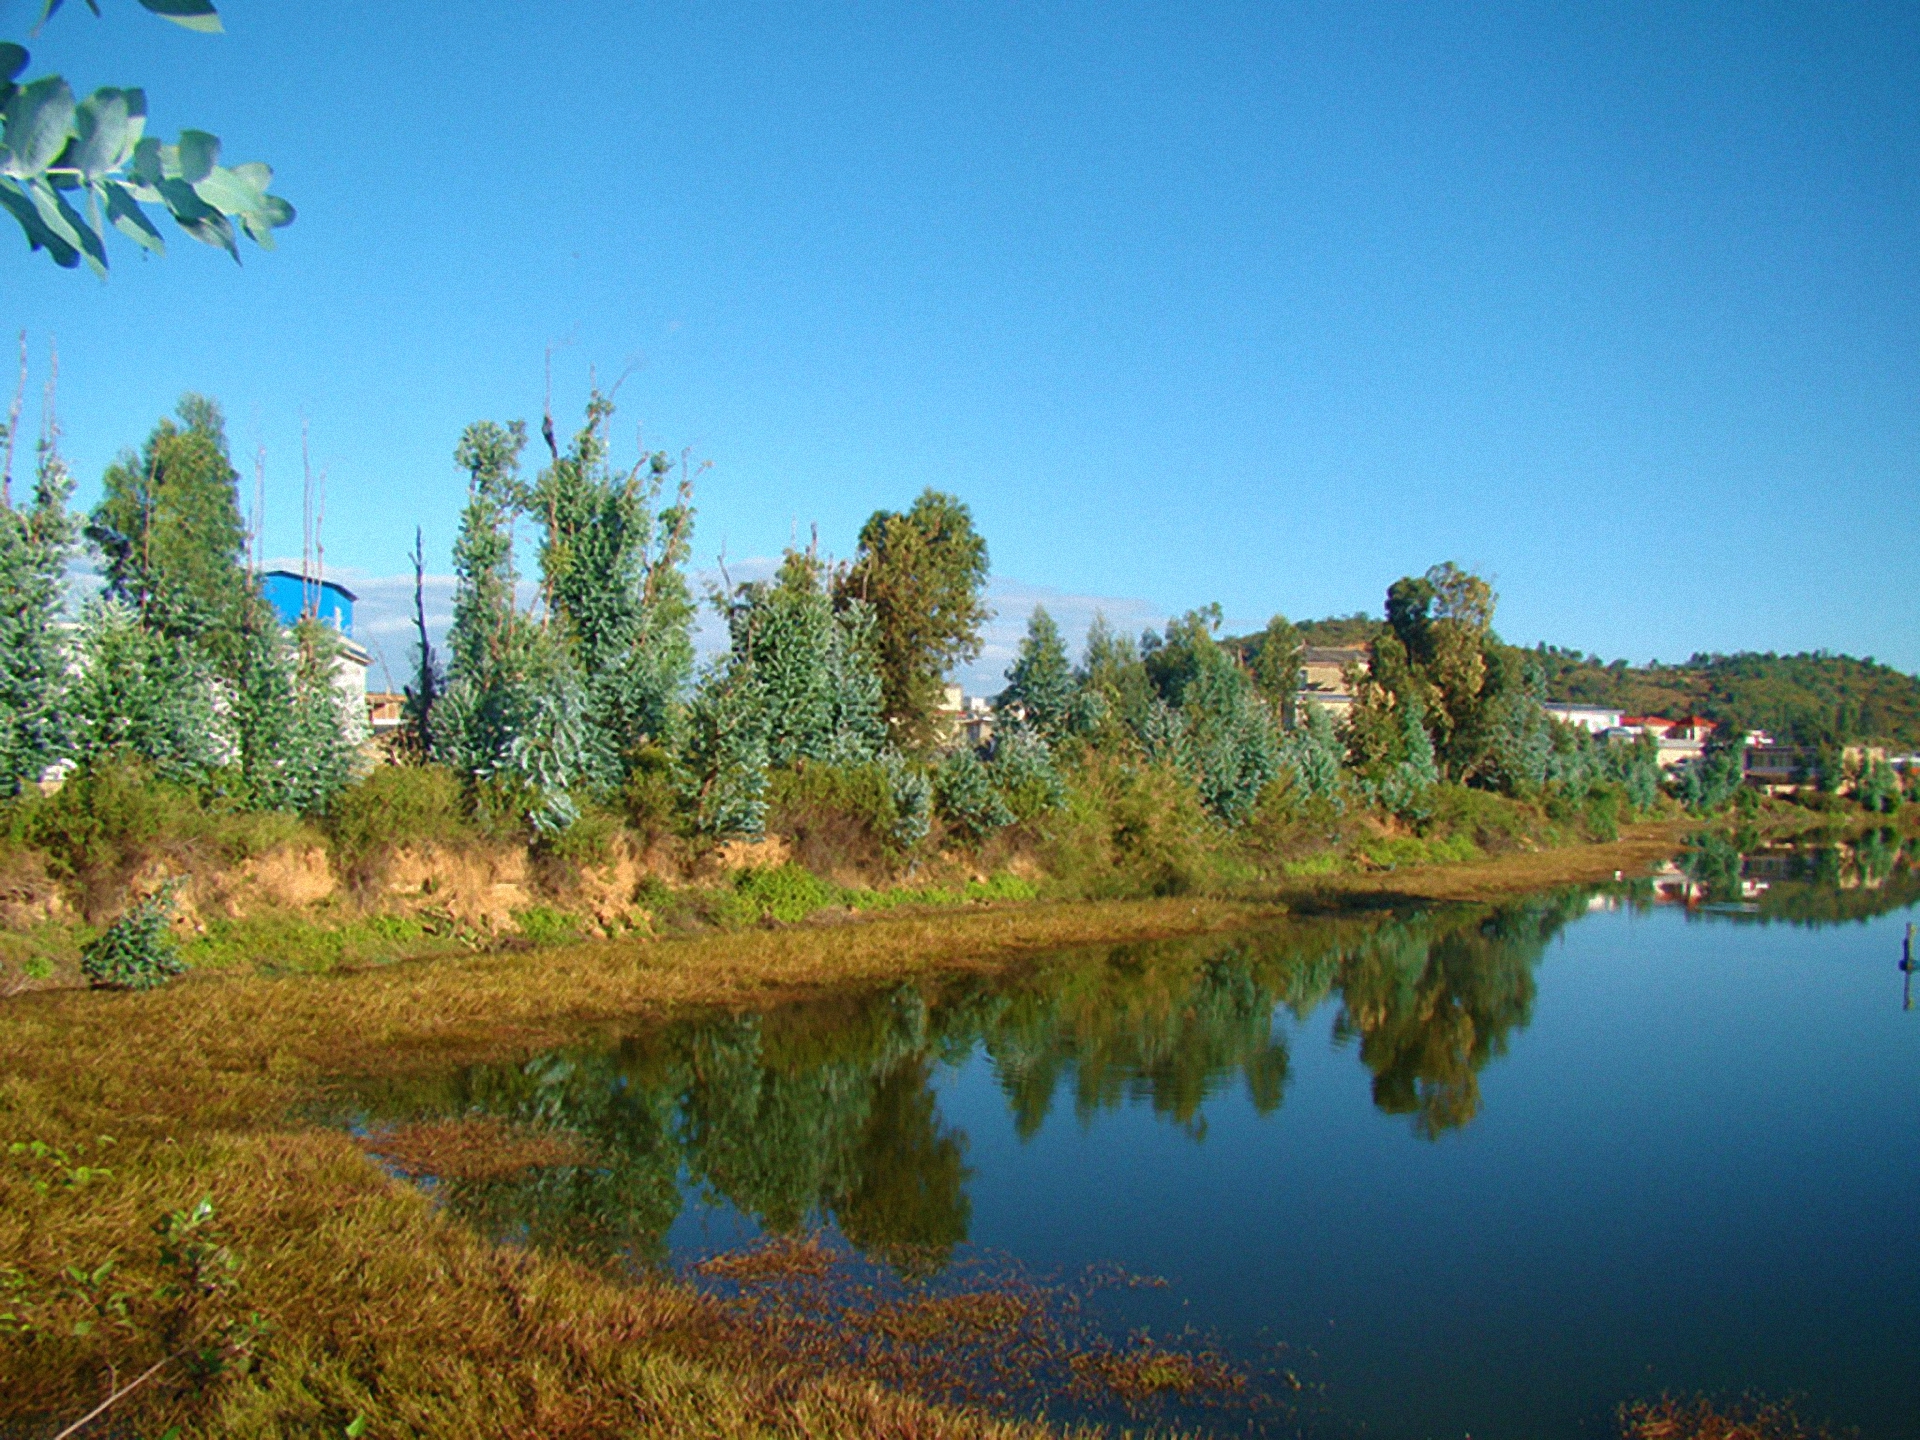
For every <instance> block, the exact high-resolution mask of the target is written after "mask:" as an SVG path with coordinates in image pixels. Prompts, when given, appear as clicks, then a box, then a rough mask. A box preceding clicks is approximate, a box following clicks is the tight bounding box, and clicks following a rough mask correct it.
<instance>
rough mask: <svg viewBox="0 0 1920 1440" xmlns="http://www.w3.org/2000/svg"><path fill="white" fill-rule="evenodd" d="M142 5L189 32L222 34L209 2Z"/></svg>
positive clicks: (160, 0) (166, 0)
mask: <svg viewBox="0 0 1920 1440" xmlns="http://www.w3.org/2000/svg"><path fill="white" fill-rule="evenodd" d="M88 3H89V4H92V3H93V0H88ZM140 3H141V4H142V5H143V6H145V7H146V8H147V9H148V10H150V11H152V12H153V13H154V14H155V15H160V16H164V17H165V18H166V19H168V20H171V21H173V23H174V24H176V25H184V26H185V27H186V28H187V29H189V30H198V31H199V32H200V33H201V34H203V35H218V34H220V33H221V25H220V16H219V14H218V13H217V12H216V11H215V10H214V8H213V6H212V5H211V4H210V3H209V0H140ZM94 13H95V14H98V13H99V12H98V11H95V12H94Z"/></svg>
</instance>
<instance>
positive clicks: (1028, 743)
mask: <svg viewBox="0 0 1920 1440" xmlns="http://www.w3.org/2000/svg"><path fill="white" fill-rule="evenodd" d="M987 770H988V773H989V774H990V775H991V776H992V779H993V787H994V789H995V790H996V791H998V792H999V795H1000V798H1001V800H1002V801H1003V802H1004V803H1005V805H1006V807H1007V812H1008V813H1009V814H1010V815H1012V816H1013V818H1014V819H1015V820H1016V821H1018V820H1032V819H1034V818H1035V817H1036V816H1040V815H1046V814H1050V813H1051V812H1053V811H1055V810H1059V809H1061V808H1062V807H1063V806H1065V805H1066V803H1067V783H1066V781H1065V779H1063V778H1062V777H1061V774H1060V771H1059V769H1058V768H1057V767H1056V766H1055V764H1054V762H1053V753H1052V751H1051V750H1050V749H1049V748H1048V746H1047V742H1046V741H1045V740H1044V739H1042V738H1041V737H1040V735H1038V734H1037V733H1035V732H1034V731H1032V730H1029V729H1027V728H1026V727H1025V726H1023V725H1013V726H1008V727H1006V728H1005V729H1003V730H1002V731H1001V732H1000V733H999V734H998V735H996V736H995V737H994V740H993V750H992V760H991V763H990V764H989V765H988V766H987Z"/></svg>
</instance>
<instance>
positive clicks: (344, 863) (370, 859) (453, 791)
mask: <svg viewBox="0 0 1920 1440" xmlns="http://www.w3.org/2000/svg"><path fill="white" fill-rule="evenodd" d="M326 831H327V836H328V838H329V839H330V840H331V841H332V843H333V852H334V855H335V857H336V859H337V860H338V862H339V864H340V867H341V870H342V872H343V873H344V874H346V875H348V876H351V877H355V878H361V879H364V878H365V877H366V876H367V875H368V874H369V873H370V871H371V868H372V867H373V866H374V865H375V864H376V863H377V862H378V861H380V860H382V859H384V858H385V857H386V856H388V855H390V854H392V853H393V852H394V851H396V850H399V849H400V848H402V847H403V846H408V845H443V846H454V845H460V844H463V843H465V842H467V841H469V840H471V839H472V838H473V837H474V826H473V822H472V820H471V819H470V818H469V817H468V815H467V813H466V805H465V801H464V799H463V797H462V795H461V793H460V779H459V777H458V776H457V775H455V774H454V773H453V771H451V770H449V769H448V768H447V767H446V766H444V765H381V766H379V767H377V768H375V769H374V770H373V771H372V772H371V773H370V774H369V775H368V776H367V777H366V778H365V779H364V780H361V781H360V782H359V783H357V784H354V785H349V786H347V787H345V788H344V789H342V790H341V791H339V792H338V793H337V794H335V795H334V797H333V799H332V802H331V803H330V804H329V805H328V807H327V813H326Z"/></svg>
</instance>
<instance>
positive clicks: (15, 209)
mask: <svg viewBox="0 0 1920 1440" xmlns="http://www.w3.org/2000/svg"><path fill="white" fill-rule="evenodd" d="M0 208H4V209H5V210H6V211H7V213H8V214H10V215H12V216H13V218H14V219H15V220H17V221H18V222H19V223H20V228H21V229H22V230H23V231H25V232H26V236H27V244H28V246H29V247H30V248H31V249H34V250H44V251H46V252H47V254H48V255H49V256H50V257H52V260H53V263H54V264H56V265H58V266H59V267H60V268H61V269H63V270H71V269H72V268H73V267H74V266H76V265H78V264H79V263H80V252H79V251H78V250H76V249H75V248H74V247H73V246H71V245H69V244H67V242H66V241H64V240H62V239H61V238H60V237H59V236H58V235H56V234H54V233H53V232H52V231H51V230H49V229H47V227H46V224H45V222H44V221H42V220H41V218H40V211H39V208H38V207H37V206H36V205H35V204H34V203H33V202H32V201H31V200H29V199H28V198H27V196H26V193H25V192H24V191H23V190H21V188H20V186H19V184H18V183H17V182H16V181H13V180H9V179H7V178H6V177H5V176H0Z"/></svg>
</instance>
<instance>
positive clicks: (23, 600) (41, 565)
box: [0, 424, 75, 795]
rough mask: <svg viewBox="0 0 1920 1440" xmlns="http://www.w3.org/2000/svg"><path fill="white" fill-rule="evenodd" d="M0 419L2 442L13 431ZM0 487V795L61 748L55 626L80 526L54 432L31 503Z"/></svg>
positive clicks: (60, 661) (45, 445) (45, 442)
mask: <svg viewBox="0 0 1920 1440" xmlns="http://www.w3.org/2000/svg"><path fill="white" fill-rule="evenodd" d="M6 430H7V427H6V425H5V424H0V444H4V445H5V446H6V448H7V453H8V454H9V455H11V453H12V448H13V447H12V441H13V439H14V437H13V436H12V435H11V434H10V433H6ZM6 479H7V481H8V483H7V485H6V486H5V487H4V488H0V795H11V794H14V793H16V792H17V791H18V790H19V789H20V787H21V786H22V785H23V784H25V783H27V782H29V781H32V780H35V779H37V778H38V777H39V775H40V773H41V772H42V771H43V770H44V769H45V768H46V767H47V765H49V764H50V763H51V762H53V761H54V760H56V759H58V758H59V757H60V755H61V754H62V753H63V750H64V744H65V735H64V725H63V716H62V706H61V692H62V690H63V689H64V687H65V681H66V669H67V662H66V657H65V656H64V654H63V653H62V646H61V643H60V634H59V631H58V629H57V625H58V622H59V618H60V610H61V601H62V592H63V588H64V587H63V581H64V577H65V572H66V565H67V558H68V556H69V555H70V554H71V553H72V550H73V542H74V533H75V527H74V522H73V520H72V518H71V517H70V516H69V515H68V513H67V497H68V496H69V495H71V494H72V493H73V477H72V475H71V474H70V473H69V472H68V470H67V467H66V464H65V462H64V461H63V460H62V459H61V458H60V453H59V449H58V447H57V445H56V444H55V437H54V435H53V434H52V433H51V432H50V433H49V434H48V435H47V436H45V437H44V438H43V439H42V440H41V443H40V449H39V460H38V464H37V465H36V467H35V476H34V487H33V502H32V504H31V505H29V506H25V507H20V508H16V507H15V506H14V504H13V495H12V487H11V483H10V482H11V479H12V477H11V476H7V477H6Z"/></svg>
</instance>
